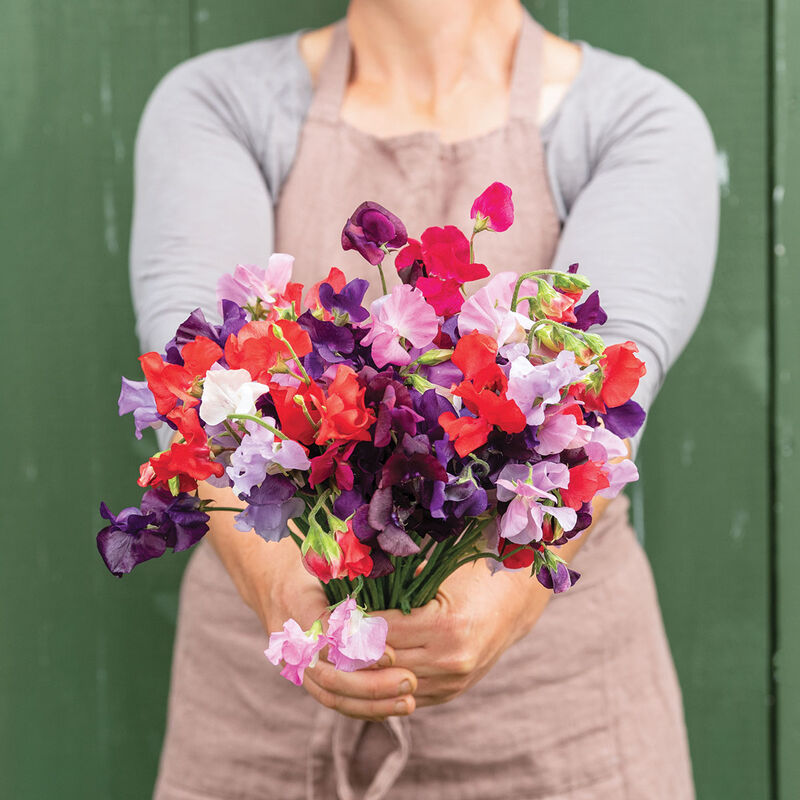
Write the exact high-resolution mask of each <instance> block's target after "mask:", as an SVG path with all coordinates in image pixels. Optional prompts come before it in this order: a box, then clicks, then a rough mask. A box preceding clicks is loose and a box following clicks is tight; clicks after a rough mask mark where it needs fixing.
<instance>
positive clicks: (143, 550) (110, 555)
mask: <svg viewBox="0 0 800 800" xmlns="http://www.w3.org/2000/svg"><path fill="white" fill-rule="evenodd" d="M100 515H101V516H102V517H103V518H104V519H107V520H108V521H109V522H110V523H111V524H110V525H107V526H106V527H105V528H103V530H101V531H100V533H98V534H97V549H98V551H99V552H100V555H101V556H102V557H103V561H105V564H106V566H107V567H108V569H109V571H110V572H111V573H112V574H114V575H116V576H117V577H118V578H121V577H122V576H123V575H126V574H127V573H129V572H130V571H131V570H132V569H133V568H134V567H135V566H136V565H137V564H141V563H142V562H143V561H148V560H149V559H151V558H158V557H159V556H161V555H163V554H164V551H165V550H166V549H167V543H166V542H165V541H164V538H163V537H162V536H160V535H159V533H158V532H156V531H152V530H148V526H149V525H155V524H157V522H158V518H157V515H155V514H145V513H143V512H142V511H141V510H140V509H138V508H135V507H130V508H123V509H122V511H120V512H119V514H116V515H114V514H112V513H111V511H109V510H108V506H107V505H106V504H105V503H101V504H100Z"/></svg>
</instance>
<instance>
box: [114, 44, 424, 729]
mask: <svg viewBox="0 0 800 800" xmlns="http://www.w3.org/2000/svg"><path fill="white" fill-rule="evenodd" d="M211 56H213V57H214V58H217V57H221V56H219V55H218V54H211ZM221 66H222V67H224V69H222V68H221ZM221 66H220V65H217V66H216V67H214V64H213V61H212V62H209V61H208V57H203V58H202V59H195V60H193V61H190V62H187V63H185V64H183V65H181V66H180V67H178V68H177V69H176V70H173V72H171V73H170V74H169V75H168V76H167V77H166V78H165V79H164V80H163V81H162V82H161V84H160V85H159V87H158V88H157V89H156V91H155V92H154V93H153V95H152V97H151V99H150V101H149V102H148V105H147V108H146V109H145V112H144V115H143V117H142V121H141V125H140V128H139V132H138V136H137V144H136V165H135V205H134V223H133V231H132V240H131V258H130V263H131V284H132V291H133V298H134V307H135V310H136V317H137V331H138V334H139V339H140V343H141V347H142V350H143V351H144V350H157V351H160V350H161V349H162V348H163V346H164V344H165V342H167V341H168V340H169V339H170V338H171V337H172V336H173V334H174V332H175V329H176V328H177V326H178V325H179V324H180V323H181V322H182V321H183V320H184V319H185V318H186V317H187V316H188V315H189V313H190V312H191V311H192V310H193V309H194V308H197V307H198V306H199V307H201V308H202V309H203V310H204V312H205V313H206V315H207V316H208V317H209V318H214V317H215V316H216V298H215V287H216V283H217V280H218V278H219V276H220V275H221V274H223V273H225V272H228V271H230V270H231V269H232V267H233V266H234V265H235V264H236V263H237V262H245V263H247V262H250V263H263V262H264V260H265V259H266V257H267V256H268V255H269V254H270V253H271V252H272V241H273V221H272V220H273V216H272V215H273V210H272V199H271V196H270V193H269V189H268V185H267V182H266V180H265V176H264V174H263V173H262V170H261V166H260V161H259V160H258V159H257V158H256V156H255V154H254V151H253V149H252V147H251V145H250V142H251V140H253V139H258V138H259V135H258V133H257V132H256V133H255V134H254V133H253V123H252V122H251V121H250V120H248V119H246V118H245V117H243V116H242V113H243V112H242V111H241V104H237V103H235V102H233V98H231V96H230V93H231V91H233V90H231V89H229V88H228V87H226V86H220V81H221V80H223V78H224V76H225V75H229V73H230V69H229V67H228V65H227V64H224V65H221ZM237 80H239V79H238V77H237ZM262 89H263V87H259V91H261V90H262ZM159 434H160V437H159V440H160V443H161V446H162V447H163V446H166V444H167V443H168V441H169V437H170V436H171V435H172V431H170V430H169V429H168V428H163V429H162V430H161V431H159ZM200 494H201V496H202V497H208V498H213V499H215V500H216V501H217V503H219V504H220V505H222V506H228V507H235V506H238V505H240V501H239V500H238V499H237V498H236V497H235V496H234V494H233V492H232V491H231V490H230V489H217V488H214V487H212V486H210V485H209V484H202V485H201V486H200ZM207 536H208V539H209V542H210V543H211V545H212V546H213V547H214V550H215V552H216V553H217V555H218V556H219V558H220V560H221V561H222V563H223V564H224V565H225V567H226V569H227V570H228V572H229V573H230V576H231V579H232V580H233V582H234V584H235V585H236V587H237V589H238V591H239V593H240V595H241V596H242V600H243V601H244V602H245V603H246V604H247V605H248V606H249V607H250V608H251V609H253V611H254V612H255V613H256V614H257V615H258V617H259V619H260V620H261V623H262V625H263V626H264V629H265V632H266V633H269V632H272V631H275V630H279V629H280V628H281V626H282V624H283V622H284V621H285V620H286V619H288V618H289V617H295V619H297V620H298V621H300V623H301V624H306V623H307V625H310V624H311V622H313V620H314V619H315V618H316V617H318V616H319V615H320V614H321V613H322V612H323V611H324V610H325V609H326V608H327V602H326V600H325V595H324V593H323V591H322V589H321V587H320V586H319V583H318V581H317V580H316V579H315V578H312V576H311V575H309V574H308V573H307V572H306V571H305V570H304V569H303V567H302V565H301V563H300V559H299V557H298V554H297V548H296V545H295V544H294V542H293V541H292V540H291V539H290V538H286V539H284V540H283V541H281V542H280V543H278V544H275V543H271V542H270V543H268V542H265V541H264V540H262V539H261V538H260V537H258V536H256V535H255V534H254V533H252V532H246V533H243V532H241V531H237V530H236V529H235V528H234V527H233V515H232V514H229V513H226V512H218V513H215V514H212V515H211V522H210V529H209V533H208V534H207ZM265 644H266V636H265ZM391 657H392V656H391V651H390V653H389V656H388V658H389V660H391ZM264 664H265V669H272V667H271V666H270V665H269V664H268V663H267V662H266V660H265V662H264ZM313 673H314V674H313V676H311V675H308V674H307V680H306V682H305V686H306V688H307V690H308V691H309V693H310V694H311V695H312V696H314V697H315V698H316V699H317V700H318V701H319V702H321V703H323V704H325V705H328V706H331V707H335V708H337V709H338V710H340V711H342V712H343V713H348V714H351V715H353V716H378V717H380V716H386V715H387V714H389V713H391V712H392V711H394V710H395V705H396V703H397V702H398V700H399V699H400V696H401V695H407V696H406V698H405V703H406V708H407V709H408V711H410V710H412V709H413V704H414V701H413V697H411V696H410V695H409V693H410V691H412V690H413V688H414V687H415V685H416V679H415V678H414V675H413V674H412V673H410V672H408V671H407V670H403V669H384V670H375V671H373V678H374V679H373V680H372V681H371V682H369V683H368V685H366V686H363V685H362V684H361V683H358V682H356V683H355V685H354V684H353V682H352V681H351V680H350V678H351V676H348V675H346V674H344V673H340V672H337V671H336V670H334V669H333V667H332V666H330V665H329V664H324V663H321V664H320V665H319V667H317V668H316V669H315V670H313ZM404 681H408V684H409V688H405V687H404V688H403V691H402V692H401V691H400V689H401V684H402V683H403V682H404ZM367 697H368V698H370V699H369V700H366V699H365V698H367Z"/></svg>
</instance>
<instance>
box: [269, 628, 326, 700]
mask: <svg viewBox="0 0 800 800" xmlns="http://www.w3.org/2000/svg"><path fill="white" fill-rule="evenodd" d="M321 629H322V626H321V625H320V623H319V621H317V622H315V623H314V625H312V626H311V629H310V630H309V631H308V632H306V631H304V630H303V629H302V628H301V627H300V626H299V625H298V624H297V621H296V620H294V619H287V620H286V622H284V623H283V630H282V631H277V632H275V633H272V634H270V637H269V646H268V647H267V649H266V650H265V651H264V655H265V656H266V657H267V658H268V659H269V660H270V661H271V662H272V663H273V664H275V666H277V665H278V664H279V663H280V662H281V661H283V662H284V667H283V669H282V670H281V675H282V676H283V677H284V678H286V679H287V680H289V681H291V682H292V683H293V684H295V686H301V685H302V683H303V674H304V673H305V671H306V670H307V669H308V668H309V667H313V666H314V665H315V664H316V663H317V661H318V659H319V652H320V650H322V649H323V648H324V647H325V645H327V644H328V639H327V638H326V637H325V636H323V635H322V630H321Z"/></svg>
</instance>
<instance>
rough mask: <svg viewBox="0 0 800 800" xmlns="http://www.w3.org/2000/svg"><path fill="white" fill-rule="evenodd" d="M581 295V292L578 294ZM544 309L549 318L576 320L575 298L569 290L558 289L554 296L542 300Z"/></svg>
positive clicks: (558, 320)
mask: <svg viewBox="0 0 800 800" xmlns="http://www.w3.org/2000/svg"><path fill="white" fill-rule="evenodd" d="M578 297H580V293H579V294H578ZM541 306H542V311H543V312H544V315H545V316H546V317H547V318H548V319H552V320H553V321H554V322H576V321H577V320H576V317H575V313H574V312H573V308H574V307H575V298H574V297H572V296H570V294H568V293H567V292H561V291H558V290H556V292H555V293H554V296H553V297H551V298H550V299H548V300H543V301H541Z"/></svg>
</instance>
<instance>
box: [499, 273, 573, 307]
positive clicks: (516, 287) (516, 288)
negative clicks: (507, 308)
mask: <svg viewBox="0 0 800 800" xmlns="http://www.w3.org/2000/svg"><path fill="white" fill-rule="evenodd" d="M568 274H569V273H568V272H562V271H561V270H558V269H535V270H533V271H532V272H523V273H522V274H521V275H520V276H519V277H518V278H517V282H516V284H515V285H514V294H513V295H511V310H512V311H516V310H517V302H518V300H519V290H520V287H521V286H522V282H523V281H526V280H528V279H529V278H536V277H538V276H539V275H568Z"/></svg>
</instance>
